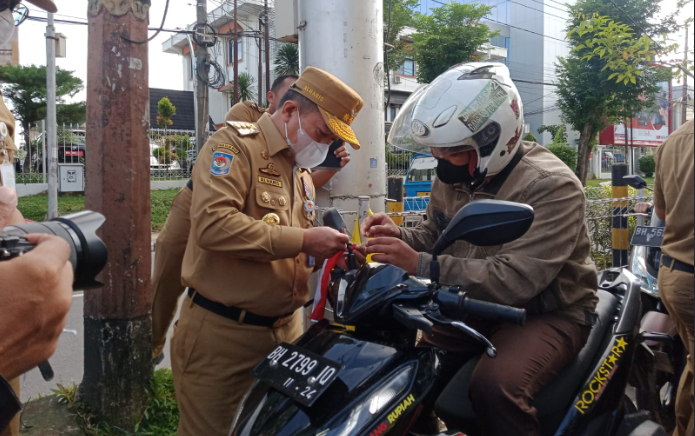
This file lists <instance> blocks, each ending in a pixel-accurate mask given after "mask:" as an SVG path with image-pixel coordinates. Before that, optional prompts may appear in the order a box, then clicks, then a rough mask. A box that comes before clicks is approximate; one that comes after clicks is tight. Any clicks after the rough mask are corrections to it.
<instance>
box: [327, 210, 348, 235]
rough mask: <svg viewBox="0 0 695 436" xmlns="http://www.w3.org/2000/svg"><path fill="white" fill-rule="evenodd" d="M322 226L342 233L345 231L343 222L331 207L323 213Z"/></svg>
mask: <svg viewBox="0 0 695 436" xmlns="http://www.w3.org/2000/svg"><path fill="white" fill-rule="evenodd" d="M323 225H324V226H327V227H330V228H332V229H334V230H337V231H339V232H340V233H343V232H344V231H345V228H346V227H345V221H344V220H343V217H342V216H341V215H340V212H338V209H336V208H334V207H332V208H330V209H328V210H327V211H325V212H324V213H323Z"/></svg>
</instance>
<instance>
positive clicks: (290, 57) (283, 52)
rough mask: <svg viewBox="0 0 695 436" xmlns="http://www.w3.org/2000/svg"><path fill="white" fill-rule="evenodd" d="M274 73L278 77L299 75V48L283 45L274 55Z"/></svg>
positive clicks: (292, 45)
mask: <svg viewBox="0 0 695 436" xmlns="http://www.w3.org/2000/svg"><path fill="white" fill-rule="evenodd" d="M275 73H276V74H277V75H279V76H286V75H288V74H294V75H297V74H299V46H297V45H296V44H285V45H283V46H282V47H280V48H279V49H278V51H277V53H276V54H275Z"/></svg>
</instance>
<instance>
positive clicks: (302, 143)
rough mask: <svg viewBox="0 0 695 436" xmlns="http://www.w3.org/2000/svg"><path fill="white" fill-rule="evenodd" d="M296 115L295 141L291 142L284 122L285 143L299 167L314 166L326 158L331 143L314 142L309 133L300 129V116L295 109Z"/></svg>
mask: <svg viewBox="0 0 695 436" xmlns="http://www.w3.org/2000/svg"><path fill="white" fill-rule="evenodd" d="M297 117H299V130H297V143H296V144H292V141H290V137H289V135H288V134H287V123H285V138H286V139H287V145H289V146H290V148H291V149H292V151H294V160H295V162H296V163H297V165H299V167H300V168H307V169H311V168H316V167H317V166H319V165H321V164H322V163H323V161H325V160H326V156H328V149H329V148H331V144H323V143H321V142H316V141H314V140H313V139H312V137H311V136H309V134H308V133H307V132H306V131H305V130H304V129H302V117H300V116H299V109H297Z"/></svg>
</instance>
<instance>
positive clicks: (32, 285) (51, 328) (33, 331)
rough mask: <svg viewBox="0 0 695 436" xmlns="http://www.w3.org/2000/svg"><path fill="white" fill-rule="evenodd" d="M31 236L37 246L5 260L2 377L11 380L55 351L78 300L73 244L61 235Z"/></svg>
mask: <svg viewBox="0 0 695 436" xmlns="http://www.w3.org/2000/svg"><path fill="white" fill-rule="evenodd" d="M26 238H27V240H28V241H29V242H31V243H33V244H35V245H36V248H34V249H33V250H32V251H30V252H28V253H27V254H25V255H24V256H21V257H18V258H16V259H13V260H11V261H5V262H0V281H1V282H2V286H0V301H2V302H3V304H2V306H1V307H0V375H2V376H3V377H5V378H6V379H8V380H9V379H12V378H15V377H17V376H19V375H21V374H23V373H24V372H26V371H28V370H30V369H32V368H34V367H36V366H37V365H38V364H39V363H41V362H45V361H46V360H48V358H49V357H51V356H52V355H53V352H54V351H55V349H56V345H57V344H58V337H59V336H60V334H61V333H62V331H63V327H65V323H66V321H67V314H68V311H69V310H70V305H71V304H72V283H73V272H72V266H71V265H70V263H69V262H68V258H69V256H70V247H69V246H68V244H67V243H66V242H65V241H63V240H62V239H60V238H57V237H55V236H48V235H28V236H27V237H26Z"/></svg>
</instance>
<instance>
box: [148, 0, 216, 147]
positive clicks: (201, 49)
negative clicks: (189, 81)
mask: <svg viewBox="0 0 695 436" xmlns="http://www.w3.org/2000/svg"><path fill="white" fill-rule="evenodd" d="M196 1H197V9H196V11H197V13H196V15H197V23H198V26H197V29H198V31H199V32H202V33H203V34H202V35H201V34H199V35H198V38H199V40H200V41H204V40H205V37H206V36H207V27H206V24H207V22H208V2H207V0H196ZM148 3H149V2H148ZM191 56H192V55H191ZM196 58H197V68H196V71H197V72H198V75H197V76H198V77H196V78H195V86H196V90H197V97H196V98H197V99H196V105H197V106H198V130H196V132H195V136H196V148H197V149H198V153H200V149H201V148H203V145H205V142H206V141H207V139H208V138H207V135H206V132H207V131H208V130H209V126H210V122H209V119H210V115H209V113H210V107H209V105H208V85H207V83H205V82H203V81H202V80H200V78H201V77H208V74H207V73H208V69H207V68H205V67H203V65H207V60H208V49H207V47H205V46H202V45H200V44H198V47H197V48H196Z"/></svg>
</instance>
